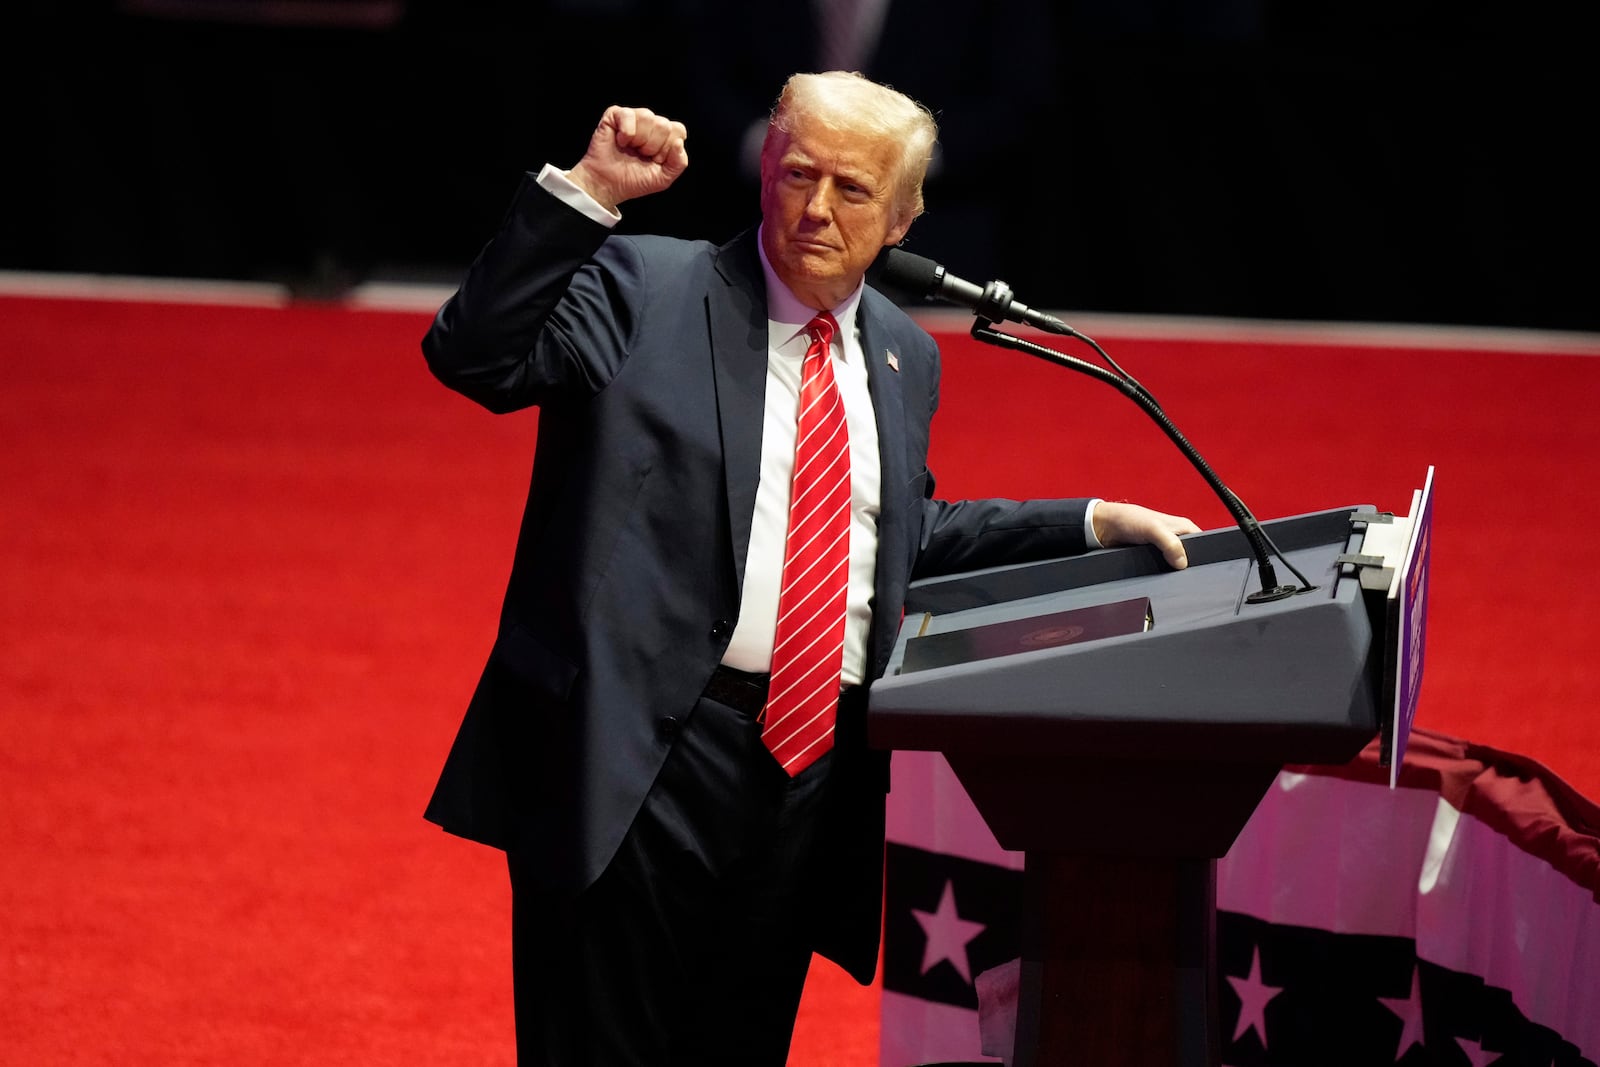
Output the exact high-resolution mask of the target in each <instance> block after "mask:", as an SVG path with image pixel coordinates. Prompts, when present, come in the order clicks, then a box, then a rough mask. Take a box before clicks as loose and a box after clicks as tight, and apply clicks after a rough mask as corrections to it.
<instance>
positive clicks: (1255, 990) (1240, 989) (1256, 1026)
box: [1224, 946, 1283, 1048]
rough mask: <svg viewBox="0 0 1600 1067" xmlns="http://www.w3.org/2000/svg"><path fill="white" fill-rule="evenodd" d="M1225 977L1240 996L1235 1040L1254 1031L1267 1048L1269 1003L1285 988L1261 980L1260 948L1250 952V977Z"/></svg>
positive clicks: (1262, 1045) (1234, 1033) (1234, 1034)
mask: <svg viewBox="0 0 1600 1067" xmlns="http://www.w3.org/2000/svg"><path fill="white" fill-rule="evenodd" d="M1224 977H1225V978H1227V979H1228V984H1229V985H1231V986H1233V991H1234V992H1235V993H1237V994H1239V1022H1238V1024H1237V1025H1236V1026H1234V1028H1233V1040H1234V1041H1237V1040H1239V1038H1240V1037H1241V1036H1242V1035H1243V1034H1244V1032H1245V1031H1246V1030H1252V1029H1253V1030H1254V1031H1255V1032H1256V1036H1258V1037H1260V1038H1261V1047H1262V1048H1266V1047H1267V1002H1268V1001H1270V1000H1271V999H1272V998H1273V997H1275V996H1277V995H1278V994H1279V993H1281V992H1283V987H1282V986H1271V985H1267V984H1266V983H1265V982H1263V981H1262V980H1261V948H1260V946H1257V947H1256V948H1254V949H1251V950H1250V975H1249V977H1247V978H1235V977H1233V975H1231V974H1230V975H1224Z"/></svg>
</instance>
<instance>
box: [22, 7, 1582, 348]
mask: <svg viewBox="0 0 1600 1067" xmlns="http://www.w3.org/2000/svg"><path fill="white" fill-rule="evenodd" d="M1591 7H1592V5H1591ZM785 12H787V14H786V15H785V14H784V13H785ZM806 12H807V9H806V8H805V6H804V4H803V3H802V4H801V5H800V6H798V7H793V8H785V7H781V6H779V5H766V4H761V3H759V2H758V0H739V2H734V0H659V2H650V0H528V2H523V3H510V2H506V0H499V2H493V3H479V4H466V3H459V2H456V3H452V2H447V0H287V2H280V3H267V2H264V0H103V2H98V3H96V2H77V3H67V4H62V3H49V2H45V0H35V2H34V3H33V4H31V5H28V4H24V5H22V13H21V14H20V15H18V16H17V17H16V19H15V20H14V22H13V27H14V28H15V29H16V31H17V32H16V33H15V34H14V36H13V37H12V40H11V41H10V44H9V47H8V49H7V51H8V52H10V53H12V57H13V59H14V62H13V63H11V64H10V66H9V68H8V69H9V71H10V75H11V78H12V80H13V81H14V82H15V84H13V85H12V86H11V93H10V95H11V100H12V107H11V108H9V109H8V111H9V112H10V113H11V114H12V115H13V116H14V117H15V119H16V120H17V121H15V122H13V123H12V124H11V131H10V133H11V138H12V140H11V148H12V150H11V151H9V152H7V153H6V154H7V155H8V156H9V157H10V162H9V163H8V164H6V165H5V167H4V168H3V170H4V171H5V175H6V177H5V183H6V187H5V192H6V197H7V203H8V205H9V210H7V211H6V212H5V217H4V220H3V222H0V268H9V269H28V270H61V271H89V272H110V273H130V274H153V275H173V276H193V277H223V278H242V279H262V280H272V281H281V282H287V283H289V284H291V285H292V286H294V287H295V288H296V289H297V291H299V292H300V293H301V294H303V295H306V296H312V297H332V296H337V295H338V294H339V293H340V292H342V291H343V290H344V289H345V288H346V287H347V286H349V285H351V284H354V283H357V282H360V281H364V280H369V279H413V280H424V281H435V282H449V281H453V280H455V279H456V278H457V277H458V276H459V273H460V271H461V270H462V269H463V268H464V266H465V265H466V263H467V262H469V261H470V259H471V257H472V256H473V255H474V254H475V252H476V251H477V249H478V247H479V246H480V245H481V244H482V242H483V241H484V240H485V239H486V238H487V237H488V236H489V234H490V233H491V232H492V231H493V229H494V227H495V225H496V224H497V222H498V220H499V218H500V215H501V213H502V212H503V210H504V207H505V204H506V203H507V201H508V199H509V197H510V195H511V193H512V191H513V190H514V189H515V186H516V183H517V181H518V178H519V176H520V175H521V174H522V172H523V171H524V170H528V169H534V170H536V169H537V168H538V167H539V166H540V165H541V164H542V163H544V162H546V161H549V162H554V163H556V164H558V165H561V166H570V165H571V164H572V163H574V162H575V161H576V160H577V158H578V156H579V155H581V153H582V150H583V148H584V146H585V144H586V143H587V138H588V134H589V131H590V129H591V128H592V126H593V124H594V122H595V120H596V119H597V118H598V117H599V115H600V113H601V111H602V110H603V109H604V108H605V106H606V105H607V104H610V103H613V102H616V103H628V104H640V105H644V106H648V107H651V108H654V109H656V110H658V111H661V112H664V113H666V114H669V115H672V116H673V117H675V118H680V119H682V120H683V121H684V122H685V123H686V124H687V125H688V127H689V131H690V141H689V147H690V157H691V161H692V162H691V167H690V169H689V171H688V172H687V173H686V175H685V176H684V178H683V179H682V180H681V181H680V182H679V183H678V184H677V185H676V186H675V187H674V188H673V189H672V190H671V191H669V192H668V193H666V194H663V195H661V196H659V197H656V198H653V199H651V200H646V201H638V202H635V203H633V204H630V205H627V206H626V207H625V209H624V214H625V222H624V225H625V227H626V228H628V229H632V230H647V231H652V232H666V233H675V234H680V235H684V236H692V237H704V238H709V239H712V240H717V241H720V240H723V239H725V238H727V237H729V236H731V235H732V234H733V233H735V232H737V231H738V230H739V229H742V228H743V227H744V226H746V225H748V224H749V223H750V222H752V221H753V220H754V217H755V211H756V194H755V186H754V183H753V180H751V179H748V178H746V177H743V176H742V175H741V172H740V168H739V165H738V162H737V155H736V151H735V149H736V147H737V141H738V137H739V133H740V131H741V130H742V129H743V128H744V127H745V126H746V125H747V124H748V123H749V122H750V121H753V120H754V119H756V118H757V117H759V116H760V115H762V114H763V113H764V111H765V110H766V108H767V107H768V106H769V105H770V102H771V98H772V96H773V95H774V94H775V93H776V90H777V88H778V86H779V84H780V83H781V81H782V79H783V78H784V77H785V76H786V75H787V74H788V73H790V72H791V71H793V70H799V69H811V68H812V66H813V65H814V64H813V62H812V60H811V58H810V57H811V56H812V55H813V54H814V53H813V52H812V50H811V43H810V42H811V38H810V30H809V28H808V25H807V23H808V21H809V20H808V16H807V13H806ZM1594 28H1595V18H1594V16H1593V15H1592V14H1588V13H1584V14H1581V15H1580V14H1579V13H1578V9H1577V6H1576V5H1574V6H1573V7H1571V8H1570V9H1569V8H1568V7H1566V6H1564V5H1557V4H1553V3H1547V2H1541V0H1532V2H1528V3H1520V4H1511V3H1480V2H1475V0H1462V2H1456V3H1444V2H1439V3H1428V2H1419V0H1394V2H1377V0H1360V2H1353V3H1343V4H1337V5H1334V4H1327V3H1318V2H1313V0H1195V2H1191V3H1186V2H1182V0H1142V2H1138V0H1130V2H1122V0H1076V2H1065V3H1050V2H1049V0H1014V2H1011V3H984V2H982V0H967V2H965V3H961V4H952V3H945V2H933V0H928V2H923V3H909V2H898V3H896V4H895V5H894V6H893V7H892V8H891V10H890V13H889V15H888V21H887V24H886V27H885V33H884V37H883V39H882V41H881V42H880V46H879V48H878V50H877V53H876V54H875V55H874V56H873V57H872V58H871V59H870V60H869V61H868V62H866V63H865V64H864V65H863V66H864V69H865V71H866V72H867V73H868V74H870V75H872V76H874V77H877V78H879V79H881V80H885V81H888V82H889V83H891V84H893V85H895V86H896V87H897V88H901V89H904V90H905V91H907V92H909V93H910V94H911V95H913V96H915V97H917V98H918V99H921V100H922V101H924V102H925V103H927V104H929V105H930V106H931V107H933V109H934V110H935V111H936V112H937V113H938V114H939V115H940V117H941V122H942V126H943V138H942V140H943V146H944V148H943V150H944V158H943V160H942V163H941V167H940V170H939V171H938V173H937V174H936V175H935V176H934V177H933V178H932V179H931V180H930V183H929V187H928V191H927V195H928V205H929V210H928V214H927V215H926V216H925V217H924V218H923V219H922V220H920V221H919V222H918V223H917V225H916V226H915V227H913V229H912V234H911V238H910V241H909V243H908V247H909V248H910V249H911V250H913V251H918V252H921V253H923V254H925V255H930V256H933V257H934V258H936V259H939V260H940V261H941V262H944V263H946V264H947V265H948V266H949V267H950V269H951V270H952V271H953V272H955V273H958V274H961V275H963V276H966V277H969V278H972V279H974V280H977V281H982V280H985V279H987V278H989V277H993V276H996V275H998V276H1000V277H1003V278H1004V279H1005V280H1007V281H1008V282H1010V283H1011V284H1012V286H1013V287H1014V288H1015V289H1016V290H1017V293H1018V295H1019V297H1021V298H1022V299H1023V300H1025V301H1027V302H1028V303H1030V304H1034V305H1037V306H1044V307H1054V308H1067V309H1074V310H1099V311H1128V312H1151V313H1182V314H1217V315H1230V316H1246V317H1272V318H1314V319H1353V320H1373V321H1416V322H1440V323H1477V324H1494V325H1506V326H1539V327H1556V328H1569V329H1584V330H1594V329H1600V301H1597V300H1596V298H1595V297H1596V292H1597V290H1600V287H1597V284H1596V283H1597V280H1600V271H1597V270H1596V268H1595V266H1594V257H1593V250H1594V248H1595V242H1596V238H1597V237H1600V225H1597V211H1596V207H1595V202H1594V201H1595V190H1596V187H1597V182H1596V168H1595V164H1594V163H1593V161H1592V159H1591V158H1590V157H1591V156H1592V155H1593V149H1594V143H1593V142H1594V141H1595V139H1596V138H1595V128H1596V126H1597V123H1596V119H1595V112H1596V103H1597V101H1600V93H1597V91H1596V90H1597V87H1600V79H1597V76H1596V65H1597V64H1596V61H1595V59H1594V58H1593V50H1594V46H1595V42H1596V37H1595V34H1594Z"/></svg>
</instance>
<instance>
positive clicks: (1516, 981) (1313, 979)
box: [879, 730, 1600, 1067]
mask: <svg viewBox="0 0 1600 1067" xmlns="http://www.w3.org/2000/svg"><path fill="white" fill-rule="evenodd" d="M894 759H895V766H894V775H895V777H894V792H893V793H891V794H890V816H889V819H890V821H889V837H890V841H889V845H888V867H887V881H886V901H885V905H886V906H885V925H884V959H883V988H884V994H883V1009H882V1011H883V1026H882V1039H881V1041H882V1047H881V1056H880V1061H879V1062H880V1067H910V1065H913V1064H925V1063H936V1062H937V1063H946V1062H982V1061H985V1060H987V1061H989V1062H1000V1059H999V1056H998V1053H999V1052H1001V1051H1002V1050H1003V1049H1005V1048H1007V1047H1008V1046H1009V1040H1010V1029H1009V1027H1010V1025H1011V1020H1012V1019H1014V1012H1015V1004H1014V1000H1012V1001H1011V1002H1010V1003H1007V1002H1006V998H1007V997H1011V998H1014V996H1015V969H1016V962H1015V957H1016V955H1017V945H1018V928H1017V921H1018V901H1019V899H1020V894H1021V884H1022V862H1023V857H1022V855H1021V854H1020V853H1011V852H1006V851H1004V850H1002V849H1001V848H1000V847H999V846H998V845H997V844H996V843H995V841H994V838H993V836H992V835H991V834H990V833H989V831H988V828H987V827H986V826H985V825H984V824H983V820H982V817H981V816H979V815H978V814H977V812H976V810H975V809H974V808H973V807H972V804H971V801H970V800H969V799H968V798H967V796H966V793H965V791H964V790H962V789H961V786H960V784H959V783H958V782H957V781H956V780H955V777H954V775H953V774H952V773H951V772H950V770H949V768H948V765H947V764H945V762H944V760H943V758H942V757H940V756H938V755H936V754H929V753H896V754H895V757H894ZM1387 775H1388V771H1387V770H1386V769H1385V768H1381V767H1379V766H1378V765H1377V747H1376V744H1374V746H1373V747H1372V748H1371V749H1370V750H1369V751H1368V752H1366V753H1364V754H1363V755H1362V756H1361V758H1359V759H1358V760H1356V761H1354V762H1353V763H1351V764H1349V765H1347V766H1344V767H1331V768H1327V767H1323V768H1310V767H1304V768H1293V769H1288V770H1285V771H1284V772H1283V773H1282V774H1280V775H1279V777H1278V780H1277V781H1276V783H1275V784H1274V786H1273V787H1272V789H1271V790H1270V791H1269V793H1268V795H1267V797H1266V798H1265V799H1264V800H1263V801H1262V803H1261V805H1260V807H1259V808H1258V809H1257V811H1256V812H1255V814H1254V816H1252V818H1251V820H1250V822H1249V824H1248V825H1247V826H1246V827H1245V829H1244V831H1243V832H1242V833H1241V834H1240V836H1239V839H1238V841H1237V842H1235V844H1234V847H1233V849H1232V850H1231V851H1230V852H1229V854H1228V856H1227V857H1225V858H1224V859H1223V860H1222V861H1221V862H1220V863H1219V864H1218V874H1217V898H1218V908H1219V911H1218V918H1217V956H1218V969H1219V971H1220V974H1219V979H1220V981H1219V985H1218V1001H1219V1016H1220V1017H1219V1019H1218V1027H1219V1030H1220V1032H1221V1038H1222V1046H1223V1057H1222V1060H1223V1063H1224V1064H1225V1065H1227V1067H1274V1065H1280V1064H1282V1065H1291V1064H1292V1065H1297V1067H1315V1065H1319V1064H1339V1065H1355V1067H1365V1065H1388V1064H1398V1065H1400V1067H1428V1065H1449V1067H1487V1065H1491V1064H1493V1065H1496V1067H1522V1065H1526V1067H1583V1065H1586V1067H1595V1064H1596V1061H1597V1058H1600V808H1597V807H1596V805H1594V804H1593V803H1592V802H1590V801H1588V800H1586V799H1585V798H1583V797H1581V796H1579V795H1577V794H1576V793H1575V792H1574V791H1572V790H1571V789H1570V788H1569V787H1567V786H1565V784H1564V783H1562V782H1561V781H1560V780H1559V779H1558V778H1556V777H1555V776H1554V775H1552V774H1550V773H1549V772H1548V771H1547V770H1545V769H1544V768H1542V767H1540V766H1538V765H1537V764H1534V763H1533V762H1532V761H1529V760H1526V759H1523V758H1521V757H1517V756H1514V755H1511V754H1508V753H1503V752H1498V751H1496V750H1493V749H1489V748H1485V747H1483V746H1477V745H1472V744H1469V743H1467V742H1462V741H1458V740H1456V739H1453V738H1448V737H1444V736H1443V735H1439V734H1436V733H1432V732H1430V731H1425V730H1419V731H1416V732H1415V733H1414V734H1413V737H1412V741H1411V747H1410V748H1408V751H1407V753H1406V761H1405V765H1404V767H1403V768H1402V772H1401V776H1400V783H1399V784H1400V788H1399V789H1395V790H1391V789H1389V787H1388V785H1387V781H1388V778H1387ZM930 813H931V814H930ZM1083 814H1085V815H1086V814H1087V813H1083ZM980 992H982V994H983V996H982V997H980ZM980 1000H981V1001H982V1003H981V1005H980ZM980 1009H981V1010H980ZM986 1052H987V1053H991V1054H993V1055H988V1056H986V1055H985V1053H986Z"/></svg>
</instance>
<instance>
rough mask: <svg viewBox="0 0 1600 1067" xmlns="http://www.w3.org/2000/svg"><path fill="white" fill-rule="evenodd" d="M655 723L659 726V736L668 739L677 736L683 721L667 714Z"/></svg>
mask: <svg viewBox="0 0 1600 1067" xmlns="http://www.w3.org/2000/svg"><path fill="white" fill-rule="evenodd" d="M657 725H658V726H659V727H660V728H661V736H662V737H665V738H666V739H667V740H669V741H670V740H671V739H672V738H674V737H677V736H678V731H679V730H682V729H683V723H681V722H679V721H678V720H677V719H675V718H673V717H672V716H671V715H667V716H665V717H664V718H662V719H661V721H660V722H659V723H657Z"/></svg>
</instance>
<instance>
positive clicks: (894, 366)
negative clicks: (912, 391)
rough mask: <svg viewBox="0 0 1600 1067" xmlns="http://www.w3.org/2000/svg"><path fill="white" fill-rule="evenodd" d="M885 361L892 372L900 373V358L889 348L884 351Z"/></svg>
mask: <svg viewBox="0 0 1600 1067" xmlns="http://www.w3.org/2000/svg"><path fill="white" fill-rule="evenodd" d="M883 361H884V362H885V363H887V364H889V369H890V370H892V371H894V372H895V373H896V374H899V373H900V357H899V356H897V355H895V354H894V353H893V352H891V351H889V350H888V349H887V348H885V349H884V350H883Z"/></svg>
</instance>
